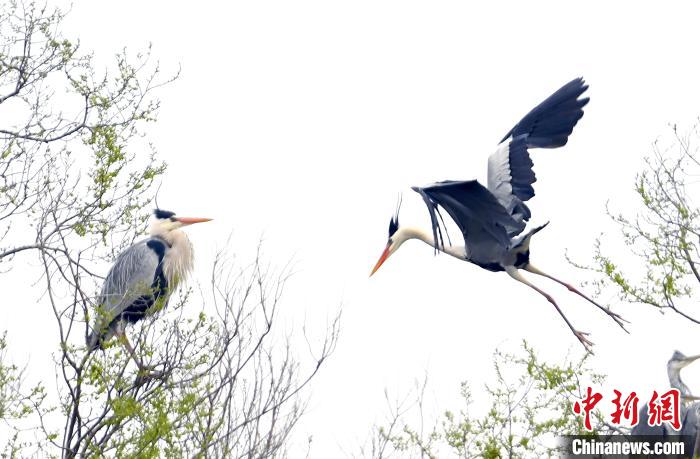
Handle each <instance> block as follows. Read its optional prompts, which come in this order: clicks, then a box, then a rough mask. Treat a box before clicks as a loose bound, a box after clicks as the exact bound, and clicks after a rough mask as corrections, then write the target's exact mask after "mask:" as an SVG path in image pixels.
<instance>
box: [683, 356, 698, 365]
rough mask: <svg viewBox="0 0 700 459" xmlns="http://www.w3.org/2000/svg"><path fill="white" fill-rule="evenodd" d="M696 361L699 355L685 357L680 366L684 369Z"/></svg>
mask: <svg viewBox="0 0 700 459" xmlns="http://www.w3.org/2000/svg"><path fill="white" fill-rule="evenodd" d="M697 359H700V354H698V355H691V356H690V357H686V358H684V359H683V363H682V365H683V366H684V367H685V366H687V365H690V364H691V363H693V362H695V361H696V360H697Z"/></svg>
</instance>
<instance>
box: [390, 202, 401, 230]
mask: <svg viewBox="0 0 700 459" xmlns="http://www.w3.org/2000/svg"><path fill="white" fill-rule="evenodd" d="M399 210H401V195H399V200H398V203H397V204H396V212H395V213H394V216H393V217H391V220H390V221H389V237H391V236H393V235H394V233H395V232H396V231H397V230H398V229H399Z"/></svg>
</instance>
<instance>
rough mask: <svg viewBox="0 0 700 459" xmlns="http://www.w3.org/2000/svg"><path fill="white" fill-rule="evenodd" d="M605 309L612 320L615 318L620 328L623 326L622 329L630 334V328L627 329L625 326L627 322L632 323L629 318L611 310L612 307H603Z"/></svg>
mask: <svg viewBox="0 0 700 459" xmlns="http://www.w3.org/2000/svg"><path fill="white" fill-rule="evenodd" d="M603 311H604V312H605V313H606V314H607V315H609V316H610V317H611V318H612V320H614V321H615V323H617V324H618V325H619V326H620V328H622V329H623V330H624V331H625V333H627V334H629V330H627V329H626V328H625V324H626V323H627V324H628V323H630V321H629V320H627V319H625V318H624V317H622V316H621V315H620V314H616V313H614V312H612V311H611V310H610V309H608V308H603Z"/></svg>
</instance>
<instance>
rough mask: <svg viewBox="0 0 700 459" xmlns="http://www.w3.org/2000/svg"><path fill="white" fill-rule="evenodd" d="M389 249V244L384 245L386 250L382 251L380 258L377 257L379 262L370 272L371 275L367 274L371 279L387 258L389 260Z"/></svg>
mask: <svg viewBox="0 0 700 459" xmlns="http://www.w3.org/2000/svg"><path fill="white" fill-rule="evenodd" d="M390 248H391V242H389V243H388V244H387V245H386V248H385V249H384V252H382V256H381V257H379V261H377V264H376V265H374V269H373V270H372V272H371V273H369V277H372V274H374V273H376V272H377V270H378V269H379V267H380V266H381V265H382V264H383V263H384V262H385V261H386V259H387V258H389V255H391V252H390V251H389V249H390Z"/></svg>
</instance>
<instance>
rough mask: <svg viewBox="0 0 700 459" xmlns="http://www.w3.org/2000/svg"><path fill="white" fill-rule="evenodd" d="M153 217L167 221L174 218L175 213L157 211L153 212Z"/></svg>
mask: <svg viewBox="0 0 700 459" xmlns="http://www.w3.org/2000/svg"><path fill="white" fill-rule="evenodd" d="M153 216H154V217H156V218H157V219H159V220H166V219H168V218H171V217H174V216H175V212H171V211H169V210H163V209H155V210H154V211H153Z"/></svg>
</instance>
